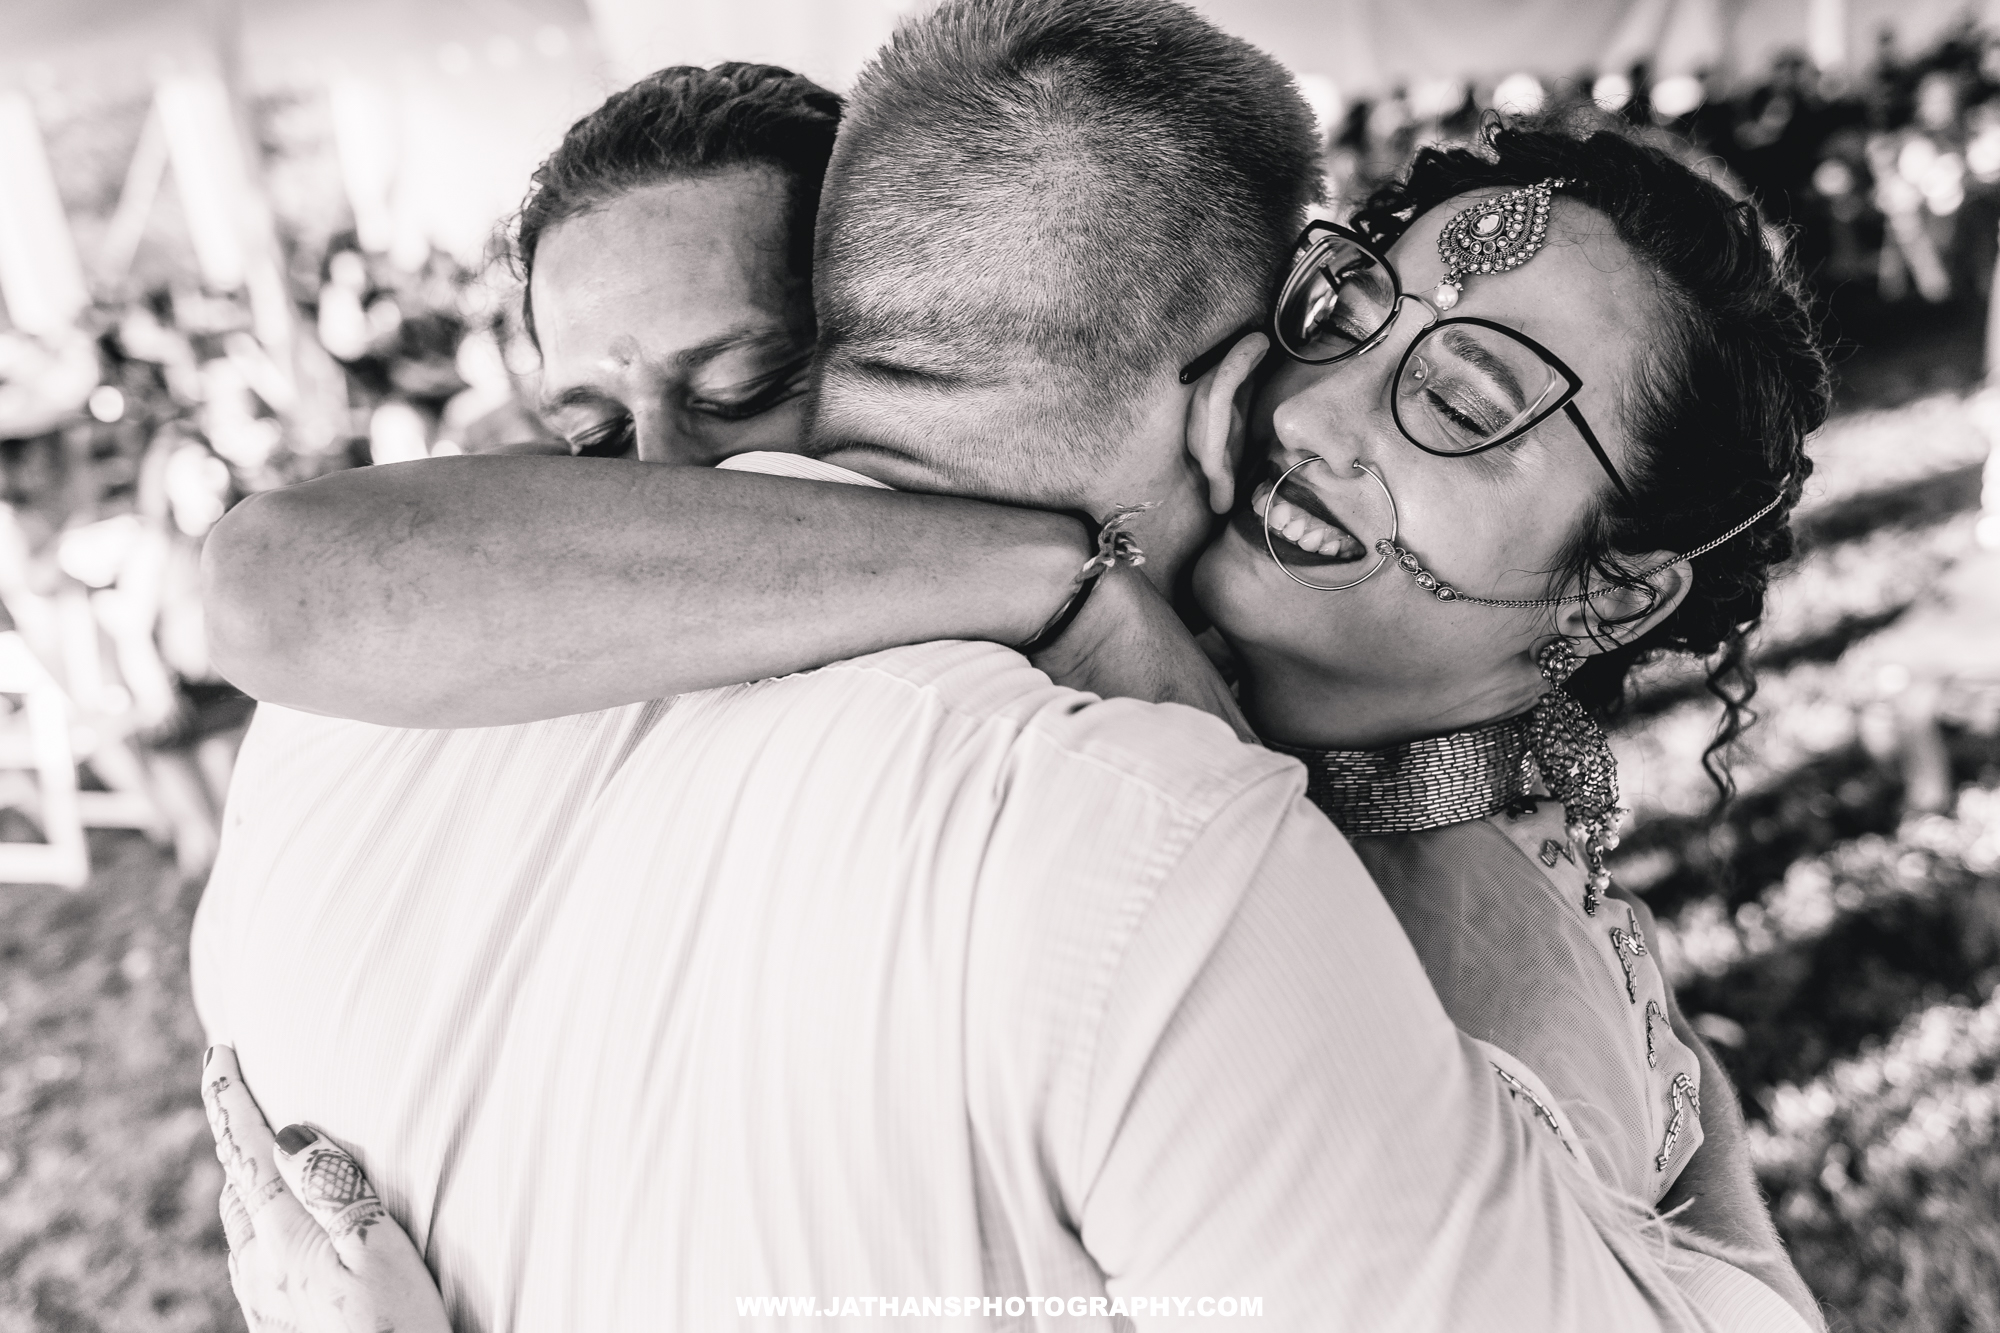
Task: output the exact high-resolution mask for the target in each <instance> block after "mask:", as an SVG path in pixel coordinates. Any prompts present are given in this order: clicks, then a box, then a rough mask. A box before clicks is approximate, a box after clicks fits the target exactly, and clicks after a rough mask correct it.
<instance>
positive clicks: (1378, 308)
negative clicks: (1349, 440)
mask: <svg viewBox="0 0 2000 1333" xmlns="http://www.w3.org/2000/svg"><path fill="white" fill-rule="evenodd" d="M1400 291H1401V285H1400V283H1399V281H1398V279H1397V277H1396V274H1395V271H1394V270H1393V269H1392V268H1391V267H1390V266H1389V264H1388V261H1386V260H1385V259H1382V258H1381V257H1379V256H1377V255H1375V254H1374V253H1372V252H1371V251H1370V250H1368V249H1367V248H1366V247H1364V246H1362V245H1361V244H1359V243H1358V242H1356V241H1354V240H1352V239H1351V238H1349V237H1346V236H1343V235H1341V234H1339V233H1337V232H1324V231H1320V232H1314V233H1312V234H1311V235H1310V236H1309V237H1308V239H1307V240H1306V242H1305V243H1304V244H1303V245H1302V246H1301V247H1300V248H1299V252H1298V254H1297V256H1296V257H1295V259H1294V260H1293V263H1292V269H1291V273H1290V274H1289V275H1288V276H1287V278H1286V280H1285V285H1284V287H1283V289H1282V290H1281V291H1280V292H1279V294H1278V304H1277V313H1276V318H1275V320H1274V321H1273V327H1274V328H1275V330H1276V332H1277V335H1278V339H1279V341H1280V343H1281V344H1282V345H1283V347H1284V349H1285V351H1286V352H1288V353H1290V354H1291V355H1292V356H1293V357H1295V358H1296V359H1298V360H1300V361H1305V362H1309V363H1312V364H1315V365H1325V364H1327V363H1329V362H1334V361H1342V360H1346V359H1347V358H1348V357H1351V356H1354V355H1356V354H1357V353H1359V352H1361V351H1364V350H1366V349H1367V348H1368V347H1369V346H1370V345H1371V344H1372V343H1373V341H1374V340H1375V339H1376V338H1377V337H1379V336H1380V335H1381V333H1382V331H1383V330H1384V329H1385V328H1387V327H1388V325H1389V322H1390V321H1391V320H1392V319H1394V318H1395V314H1396V306H1397V302H1398V299H1399V293H1400ZM1563 388H1564V380H1563V378H1562V376H1561V375H1559V374H1558V373H1557V372H1556V371H1555V370H1554V369H1553V368H1552V367H1550V366H1549V365H1548V363H1547V362H1545V361H1544V360H1543V359H1542V358H1541V356H1540V355H1538V354H1537V353H1536V352H1535V351H1534V350H1533V349H1531V348H1529V347H1527V346H1525V345H1523V344H1522V343H1520V342H1518V341H1516V340H1515V339H1513V338H1511V337H1509V336H1508V335H1507V334H1505V333H1503V332H1500V331H1498V330H1495V329H1488V328H1484V327H1481V326H1479V325H1470V324H1446V325H1440V326H1433V327H1432V328H1430V329H1428V330H1426V331H1425V332H1424V333H1423V334H1421V335H1420V336H1419V338H1418V345H1417V346H1416V347H1415V348H1414V349H1413V350H1412V352H1411V355H1410V356H1409V358H1408V359H1407V360H1406V361H1405V362H1404V363H1403V373H1402V375H1401V377H1400V379H1399V380H1398V383H1397V386H1396V417H1397V424H1398V425H1399V426H1401V427H1402V428H1403V431H1404V433H1405V434H1407V435H1408V436H1409V437H1410V438H1411V439H1412V440H1413V441H1415V442H1416V443H1417V444H1419V445H1421V446H1423V447H1424V448H1426V449H1432V450H1435V451H1436V452H1438V453H1442V454H1463V453H1472V452H1475V451H1477V450H1479V449H1481V448H1484V447H1487V446H1488V445H1491V444H1492V443H1494V442H1495V441H1498V440H1504V439H1506V438H1507V437H1508V436H1509V435H1512V434H1518V433H1520V432H1522V431H1524V430H1526V429H1527V428H1528V427H1529V426H1531V425H1533V424H1534V423H1535V422H1537V421H1538V420H1540V419H1541V418H1542V417H1544V416H1546V415H1548V413H1550V412H1552V411H1553V410H1555V408H1556V407H1557V406H1559V405H1560V403H1561V400H1562V393H1563Z"/></svg>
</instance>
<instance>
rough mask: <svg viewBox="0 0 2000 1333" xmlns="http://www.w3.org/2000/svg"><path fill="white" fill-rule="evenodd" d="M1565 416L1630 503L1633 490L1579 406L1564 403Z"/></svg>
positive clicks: (1619, 492)
mask: <svg viewBox="0 0 2000 1333" xmlns="http://www.w3.org/2000/svg"><path fill="white" fill-rule="evenodd" d="M1563 415H1564V416H1566V417H1568V418H1569V420H1570V424H1571V425H1572V426H1575V427H1576V433H1577V434H1579V435H1581V436H1583V442H1584V443H1585V444H1587V445H1589V446H1590V452H1591V453H1593V454H1595V455H1596V456H1597V461H1598V462H1599V463H1602V464H1603V465H1604V472H1605V475H1606V476H1608V477H1610V478H1611V484H1612V485H1614V486H1616V487H1617V488H1618V494H1620V495H1622V496H1624V497H1625V499H1626V500H1627V501H1628V502H1629V501H1630V500H1631V499H1632V491H1631V488H1630V487H1628V486H1626V484H1625V478H1623V477H1621V476H1619V475H1618V469H1617V468H1615V467H1613V466H1611V456H1610V455H1609V454H1607V453H1605V452H1604V446H1603V445H1601V444H1599V443H1598V442H1597V435H1596V434H1595V433H1594V432H1593V431H1592V430H1591V429H1590V427H1589V425H1588V424H1586V423H1585V421H1584V419H1583V413H1582V412H1581V411H1580V410H1578V408H1577V405H1576V404H1575V403H1574V402H1568V403H1564V404H1563Z"/></svg>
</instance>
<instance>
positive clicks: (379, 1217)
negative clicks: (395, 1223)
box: [326, 1198, 389, 1245]
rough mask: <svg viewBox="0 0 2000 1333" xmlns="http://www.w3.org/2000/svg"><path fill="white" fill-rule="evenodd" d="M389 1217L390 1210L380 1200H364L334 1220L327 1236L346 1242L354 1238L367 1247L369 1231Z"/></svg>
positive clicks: (328, 1228)
mask: <svg viewBox="0 0 2000 1333" xmlns="http://www.w3.org/2000/svg"><path fill="white" fill-rule="evenodd" d="M388 1216H389V1210H388V1209H386V1208H384V1207H383V1206H382V1204H381V1203H380V1201H379V1200H376V1199H372V1198H370V1199H363V1200H362V1201H361V1202H360V1203H357V1204H355V1205H354V1206H353V1207H351V1208H349V1209H347V1211H345V1212H343V1213H342V1214H341V1215H340V1216H339V1217H336V1218H334V1219H333V1223H332V1225H330V1226H328V1227H327V1229H326V1234H327V1235H329V1236H331V1237H332V1238H333V1239H335V1240H345V1239H347V1238H348V1237H349V1236H352V1237H354V1239H356V1240H358V1241H360V1242H361V1243H362V1244H364V1245H365V1244H367V1243H368V1229H369V1228H370V1227H372V1226H374V1225H375V1224H376V1223H377V1222H380V1221H383V1220H384V1219H385V1218H387V1217H388Z"/></svg>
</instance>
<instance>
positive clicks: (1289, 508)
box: [1242, 477, 1368, 565]
mask: <svg viewBox="0 0 2000 1333" xmlns="http://www.w3.org/2000/svg"><path fill="white" fill-rule="evenodd" d="M1267 514H1268V515H1269V521H1270V534H1271V545H1272V547H1273V548H1274V549H1275V550H1276V551H1277V553H1278V555H1279V558H1280V559H1282V560H1283V561H1284V562H1285V563H1286V564H1288V565H1290V564H1299V565H1344V564H1351V563H1353V562H1354V561H1356V560H1360V559H1362V558H1363V557H1365V556H1366V555H1367V554H1368V548H1367V546H1366V545H1364V544H1363V543H1362V541H1361V539H1360V538H1358V537H1356V536H1355V535H1354V534H1353V533H1352V532H1349V531H1348V530H1347V528H1346V527H1345V526H1343V525H1342V524H1341V523H1340V522H1339V521H1338V520H1336V519H1335V518H1334V517H1333V514H1332V513H1331V512H1330V511H1329V510H1328V508H1327V506H1326V502H1325V501H1324V500H1322V499H1321V498H1320V497H1319V496H1318V495H1316V494H1314V493H1313V491H1312V490H1311V489H1310V488H1308V487H1306V486H1303V485H1300V484H1299V483H1298V482H1297V481H1295V480H1293V479H1292V478H1289V477H1287V478H1286V479H1285V484H1284V485H1283V486H1281V487H1274V486H1273V485H1272V484H1271V483H1270V482H1269V481H1266V482H1263V483H1261V484H1259V485H1258V487H1257V488H1256V490H1254V491H1253V492H1251V495H1250V504H1249V505H1248V506H1247V507H1246V509H1244V510H1243V511H1242V517H1243V519H1244V520H1246V522H1245V525H1244V526H1245V527H1247V531H1246V532H1245V533H1244V535H1245V536H1247V537H1249V538H1250V540H1251V541H1253V542H1254V543H1256V544H1259V545H1261V544H1262V543H1263V541H1264V522H1265V517H1266V515H1267Z"/></svg>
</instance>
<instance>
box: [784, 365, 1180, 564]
mask: <svg viewBox="0 0 2000 1333" xmlns="http://www.w3.org/2000/svg"><path fill="white" fill-rule="evenodd" d="M941 415H942V414H941ZM841 417H846V419H847V424H849V425H854V426H862V427H863V429H861V430H856V431H853V432H852V433H851V434H848V435H845V436H843V435H842V434H840V433H837V432H838V425H837V421H838V419H839V418H841ZM867 421H868V414H867V413H866V412H865V411H863V412H853V413H851V414H848V413H826V414H818V416H817V424H818V425H819V426H820V428H821V429H822V431H823V432H824V434H823V435H822V438H821V439H820V440H819V441H818V442H815V443H809V444H808V445H807V446H806V448H805V452H806V453H807V454H809V455H811V456H812V457H814V458H818V459H821V460H822V461H824V462H827V463H831V464H834V465H835V466H838V467H843V468H847V469H849V470H850V471H853V472H858V473H860V474H861V475H863V476H866V477H870V478H873V479H874V480H876V481H879V482H882V483H883V484H884V485H887V486H891V487H894V488H895V489H897V490H903V491H919V492H924V493H927V494H933V495H956V496H962V497H965V498H968V499H976V500H990V501H992V502H994V503H996V504H1007V505H1025V506H1031V507H1034V508H1038V509H1053V510H1072V509H1073V510H1079V511H1082V512H1084V513H1087V514H1089V515H1090V516H1091V517H1092V518H1093V519H1096V520H1098V521H1100V522H1101V521H1103V520H1104V519H1106V518H1108V517H1109V516H1110V515H1111V514H1112V512H1113V511H1115V510H1117V509H1120V508H1123V507H1126V506H1136V505H1148V506H1151V508H1149V509H1148V510H1147V512H1146V513H1144V514H1142V515H1140V516H1139V517H1137V518H1136V519H1135V520H1133V522H1132V524H1131V526H1130V530H1131V531H1132V532H1133V534H1134V536H1135V537H1136V539H1137V540H1138V542H1139V545H1140V547H1141V548H1142V549H1143V550H1145V551H1146V553H1147V555H1148V556H1149V557H1150V558H1149V559H1148V560H1147V561H1146V563H1145V565H1144V566H1143V572H1144V574H1145V575H1146V577H1147V579H1148V580H1149V581H1150V582H1152V583H1153V585H1154V586H1155V587H1157V588H1159V589H1160V590H1161V591H1162V592H1164V593H1167V594H1169V595H1172V593H1173V590H1174V586H1175V579H1176V576H1177V575H1178V573H1179V571H1180V570H1181V568H1182V567H1183V566H1184V565H1186V564H1187V562H1188V559H1189V557H1191V556H1192V555H1193V554H1194V553H1195V552H1197V551H1198V550H1200V548H1201V546H1202V545H1203V544H1204V542H1205V541H1206V539H1207V537H1208V536H1209V534H1210V532H1211V531H1212V529H1213V527H1214V521H1215V520H1214V516H1213V515H1212V514H1211V513H1210V512H1209V509H1208V504H1207V496H1208V487H1207V483H1206V481H1205V480H1204V479H1203V477H1202V476H1201V472H1200V469H1199V467H1198V466H1196V464H1195V463H1194V460H1193V459H1192V458H1190V457H1189V455H1188V452H1187V449H1186V446H1185V439H1186V421H1187V405H1186V402H1185V400H1183V399H1180V398H1178V397H1172V398H1169V397H1163V398H1162V399H1161V400H1160V401H1158V402H1157V403H1154V404H1151V405H1150V406H1149V409H1148V410H1143V411H1140V412H1137V413H1134V414H1133V416H1132V418H1131V421H1130V424H1129V425H1128V426H1127V427H1126V429H1125V430H1124V431H1123V432H1122V435H1121V438H1118V439H1115V440H1112V439H1107V440H1104V441H1102V442H1101V443H1099V445H1098V446H1097V448H1095V449H1094V450H1093V451H1092V452H1093V454H1094V455H1095V457H1096V459H1098V460H1101V461H1100V462H1098V463H1096V464H1094V465H1092V466H1087V467H1084V466H1079V467H1073V468H1068V469H1058V468H1056V467H1050V466H1048V465H1047V464H1046V463H1045V464H1044V469H1043V470H1042V471H1040V472H1039V474H1037V472H1036V471H1035V470H1033V469H1030V468H1028V467H1025V466H1023V467H1016V468H1013V469H1008V468H1006V467H1004V466H1002V465H1000V464H1001V462H1002V460H1004V458H1005V451H1004V450H999V449H996V450H994V451H993V453H992V456H991V457H990V458H988V459H987V460H986V462H987V463H988V464H989V466H983V467H980V468H979V469H978V470H977V471H976V472H975V471H973V470H971V469H969V468H967V467H966V466H965V465H964V464H962V463H961V464H960V465H958V466H953V465H952V464H951V462H950V461H949V460H952V459H955V458H964V457H966V453H965V451H963V450H956V451H954V450H946V449H939V450H936V451H933V450H932V449H930V448H928V447H926V448H917V447H906V446H903V445H899V444H896V443H894V442H892V441H889V440H886V439H885V437H884V436H883V435H882V434H880V433H876V432H871V431H868V430H867V429H866V423H867ZM829 428H831V429H829ZM927 428H928V429H929V430H930V431H931V432H932V434H931V436H930V437H927V438H937V439H943V438H947V437H948V435H949V432H950V431H951V425H950V421H949V419H943V420H939V421H936V422H934V423H930V424H929V425H928V427H927ZM871 435H872V436H873V438H869V437H870V436H871ZM1050 461H1057V460H1050ZM1024 462H1025V460H1024ZM1064 472H1067V473H1068V476H1066V477H1065V476H1064V475H1063V473H1064Z"/></svg>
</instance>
